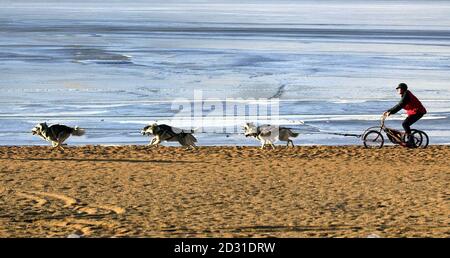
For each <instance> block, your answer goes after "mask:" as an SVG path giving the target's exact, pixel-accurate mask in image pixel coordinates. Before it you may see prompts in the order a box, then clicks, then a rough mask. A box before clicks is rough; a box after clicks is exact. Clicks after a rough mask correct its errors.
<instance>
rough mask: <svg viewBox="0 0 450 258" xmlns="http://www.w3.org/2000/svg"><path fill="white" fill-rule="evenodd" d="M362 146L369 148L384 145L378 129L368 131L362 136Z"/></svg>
mask: <svg viewBox="0 0 450 258" xmlns="http://www.w3.org/2000/svg"><path fill="white" fill-rule="evenodd" d="M363 141H364V146H365V147H366V148H371V149H380V148H382V147H383V145H384V137H383V135H382V134H381V133H380V132H378V131H374V130H372V131H368V132H367V133H366V134H364V137H363Z"/></svg>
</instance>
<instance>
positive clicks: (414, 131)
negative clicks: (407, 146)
mask: <svg viewBox="0 0 450 258" xmlns="http://www.w3.org/2000/svg"><path fill="white" fill-rule="evenodd" d="M414 134H420V137H421V139H422V141H421V143H420V145H419V146H417V147H419V148H422V149H425V148H426V147H428V144H429V143H430V138H429V137H428V135H427V134H426V133H425V132H424V131H421V130H417V129H412V130H411V135H414Z"/></svg>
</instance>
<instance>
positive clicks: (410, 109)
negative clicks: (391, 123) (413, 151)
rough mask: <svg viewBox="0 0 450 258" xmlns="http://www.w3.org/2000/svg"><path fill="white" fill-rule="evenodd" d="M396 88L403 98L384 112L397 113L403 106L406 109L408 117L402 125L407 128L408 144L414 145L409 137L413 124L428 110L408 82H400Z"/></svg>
mask: <svg viewBox="0 0 450 258" xmlns="http://www.w3.org/2000/svg"><path fill="white" fill-rule="evenodd" d="M396 89H397V92H398V94H400V96H402V99H401V100H400V102H399V103H398V104H397V105H395V106H394V107H393V108H391V109H389V110H388V111H386V112H384V115H385V116H390V115H392V114H395V113H397V112H398V111H400V109H402V108H403V109H404V110H406V113H407V114H408V117H407V118H406V119H405V121H403V124H402V126H403V128H404V129H405V134H406V137H407V138H406V139H408V142H407V146H412V145H413V144H412V138H411V137H409V136H410V135H411V125H412V124H414V123H415V122H417V121H419V119H421V118H422V117H423V116H424V115H425V114H426V113H427V110H426V109H425V107H424V106H423V105H422V103H421V102H420V100H419V99H418V98H417V97H416V96H414V94H412V93H411V91H409V90H408V85H406V83H400V84H399V85H398V86H397V88H396Z"/></svg>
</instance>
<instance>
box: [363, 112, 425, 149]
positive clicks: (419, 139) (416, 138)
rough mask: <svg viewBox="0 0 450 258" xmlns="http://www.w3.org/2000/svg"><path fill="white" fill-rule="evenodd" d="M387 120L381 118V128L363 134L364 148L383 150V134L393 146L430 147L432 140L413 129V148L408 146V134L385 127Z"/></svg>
mask: <svg viewBox="0 0 450 258" xmlns="http://www.w3.org/2000/svg"><path fill="white" fill-rule="evenodd" d="M386 118H387V116H384V115H383V116H382V117H381V125H380V126H374V127H370V128H368V129H366V131H364V133H363V134H362V139H363V141H364V146H365V147H366V148H383V146H384V137H383V134H382V132H384V133H385V134H386V136H387V138H388V139H389V140H390V141H391V142H392V143H393V144H398V145H400V146H403V147H411V148H426V147H428V144H429V140H430V139H429V137H428V135H427V134H426V133H425V132H424V131H421V130H417V129H412V130H411V136H410V137H412V138H413V140H412V146H408V145H407V142H408V139H406V134H405V133H404V132H401V131H398V130H395V129H392V128H388V127H386V125H385V120H386Z"/></svg>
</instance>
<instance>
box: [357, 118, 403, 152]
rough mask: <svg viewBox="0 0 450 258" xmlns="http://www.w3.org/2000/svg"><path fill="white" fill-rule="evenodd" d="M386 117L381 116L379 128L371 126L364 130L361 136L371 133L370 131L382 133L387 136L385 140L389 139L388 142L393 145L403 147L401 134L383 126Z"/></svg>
mask: <svg viewBox="0 0 450 258" xmlns="http://www.w3.org/2000/svg"><path fill="white" fill-rule="evenodd" d="M386 118H387V116H381V123H380V126H372V127H369V128H367V129H366V131H364V133H363V134H362V135H365V134H366V133H367V132H369V131H371V130H376V131H378V132H379V133H381V132H384V133H385V134H386V136H387V138H388V139H389V141H391V142H392V143H394V144H399V145H402V146H404V145H405V142H404V141H403V135H404V133H403V132H400V131H398V130H395V129H392V128H389V127H386V125H385V121H386Z"/></svg>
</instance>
